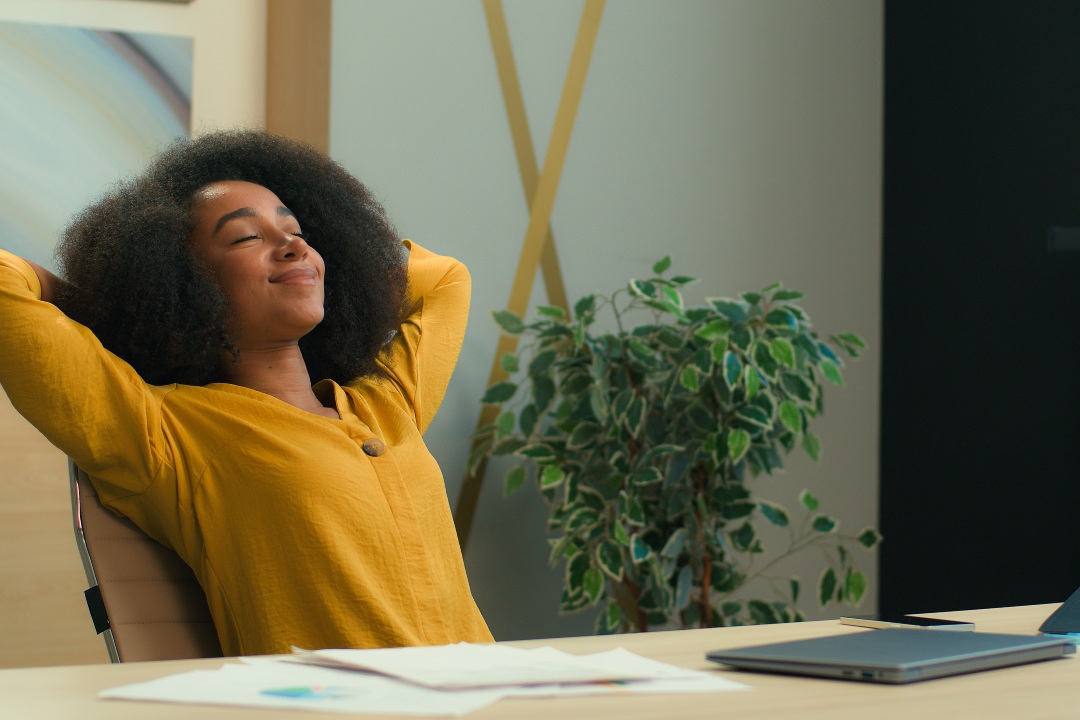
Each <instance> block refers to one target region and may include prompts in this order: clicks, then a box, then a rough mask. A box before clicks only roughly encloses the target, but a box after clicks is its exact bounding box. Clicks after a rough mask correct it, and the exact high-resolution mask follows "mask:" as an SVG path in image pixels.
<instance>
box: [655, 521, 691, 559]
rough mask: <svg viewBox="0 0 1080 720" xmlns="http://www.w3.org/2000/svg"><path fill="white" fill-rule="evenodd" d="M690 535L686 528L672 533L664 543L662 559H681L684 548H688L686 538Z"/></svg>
mask: <svg viewBox="0 0 1080 720" xmlns="http://www.w3.org/2000/svg"><path fill="white" fill-rule="evenodd" d="M689 534H690V533H689V531H688V530H687V529H686V528H684V527H681V528H678V529H677V530H675V532H673V533H671V536H670V537H669V538H668V540H667V542H666V543H664V549H663V550H661V551H660V557H665V558H677V557H679V555H680V554H682V551H683V548H684V547H686V538H687V537H688V536H689Z"/></svg>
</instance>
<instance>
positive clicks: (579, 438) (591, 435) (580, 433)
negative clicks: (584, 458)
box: [566, 422, 601, 450]
mask: <svg viewBox="0 0 1080 720" xmlns="http://www.w3.org/2000/svg"><path fill="white" fill-rule="evenodd" d="M600 430H601V428H600V426H599V425H597V424H596V423H594V422H583V423H581V424H580V425H578V426H577V427H576V428H574V432H572V433H570V437H569V438H567V440H566V448H567V449H568V450H580V449H582V448H587V447H590V446H591V445H592V443H593V441H594V440H596V438H597V436H599V435H600Z"/></svg>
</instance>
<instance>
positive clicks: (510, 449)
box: [491, 436, 528, 455]
mask: <svg viewBox="0 0 1080 720" xmlns="http://www.w3.org/2000/svg"><path fill="white" fill-rule="evenodd" d="M526 445H528V443H527V442H526V441H524V440H522V439H521V438H520V437H517V436H511V437H508V438H503V439H502V440H500V441H499V442H498V443H496V445H495V447H493V448H491V454H492V455H513V454H514V453H516V452H517V451H518V450H520V449H521V448H523V447H525V446H526Z"/></svg>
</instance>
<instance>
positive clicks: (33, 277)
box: [0, 250, 167, 492]
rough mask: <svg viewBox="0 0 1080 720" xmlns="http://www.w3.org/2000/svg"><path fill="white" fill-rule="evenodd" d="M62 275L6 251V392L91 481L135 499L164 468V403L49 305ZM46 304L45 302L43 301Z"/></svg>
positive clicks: (1, 339) (2, 271) (0, 264)
mask: <svg viewBox="0 0 1080 720" xmlns="http://www.w3.org/2000/svg"><path fill="white" fill-rule="evenodd" d="M58 283H62V281H60V280H59V279H58V278H56V276H55V275H53V274H52V273H50V272H49V271H48V270H45V269H44V268H41V267H40V266H37V265H34V264H32V263H29V262H27V261H25V260H23V259H21V258H19V257H17V256H15V255H12V254H11V253H8V252H5V251H3V250H0V385H3V387H4V390H5V391H6V392H7V395H8V397H9V398H10V400H11V403H12V405H14V406H15V409H16V410H18V411H19V413H20V414H21V415H23V416H24V417H25V418H26V419H27V420H29V421H30V422H31V424H33V425H34V426H35V427H36V428H37V429H38V430H39V431H40V432H41V433H42V434H44V435H45V436H46V437H47V438H48V439H49V441H50V442H52V443H53V444H54V445H56V446H57V447H58V448H60V449H61V450H62V451H64V452H65V453H67V454H68V455H69V456H71V457H72V458H74V459H75V461H76V462H78V463H79V465H80V466H82V467H83V468H84V469H85V470H86V471H87V472H89V473H90V474H92V475H93V474H98V473H102V472H105V471H107V474H108V475H109V476H110V481H111V482H113V483H115V484H116V485H118V486H120V487H126V488H128V489H130V490H131V491H133V492H139V491H141V489H143V488H144V487H145V486H146V484H147V483H148V482H149V480H150V479H151V478H153V477H154V475H155V474H156V472H157V471H158V470H159V469H160V466H161V457H160V455H159V452H158V449H160V448H161V447H162V443H161V438H160V435H161V423H160V414H159V408H160V402H161V398H162V397H163V395H164V393H165V392H167V389H166V388H156V387H153V386H150V385H147V384H146V383H145V382H143V380H142V378H140V377H139V375H138V374H137V373H136V372H135V371H134V370H133V369H132V368H131V366H130V365H128V364H127V363H125V362H124V361H123V360H121V359H119V358H117V357H116V356H115V355H112V354H111V353H109V352H108V351H107V350H105V348H103V347H102V346H101V343H100V342H98V340H97V338H96V337H94V334H93V333H92V332H90V330H88V329H87V328H86V327H84V326H82V325H80V324H79V323H77V322H75V321H73V320H71V319H70V318H68V317H67V316H66V315H64V313H62V312H61V311H60V310H59V309H58V308H57V307H56V306H55V305H52V304H51V303H49V302H47V300H48V299H51V298H52V297H53V296H54V293H55V289H56V287H57V286H58ZM43 299H44V300H46V302H43Z"/></svg>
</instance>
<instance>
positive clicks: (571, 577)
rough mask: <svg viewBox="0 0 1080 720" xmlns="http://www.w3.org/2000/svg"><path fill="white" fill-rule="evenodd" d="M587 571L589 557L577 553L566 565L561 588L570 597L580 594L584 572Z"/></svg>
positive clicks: (585, 554)
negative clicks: (564, 589)
mask: <svg viewBox="0 0 1080 720" xmlns="http://www.w3.org/2000/svg"><path fill="white" fill-rule="evenodd" d="M588 569H589V555H588V554H587V553H578V554H577V555H575V556H574V557H572V558H570V559H569V560H568V561H567V563H566V577H565V578H564V579H563V586H565V588H566V591H567V592H568V593H569V594H570V595H577V594H578V593H580V592H581V585H582V583H583V582H584V581H585V572H586V571H587V570H588Z"/></svg>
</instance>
